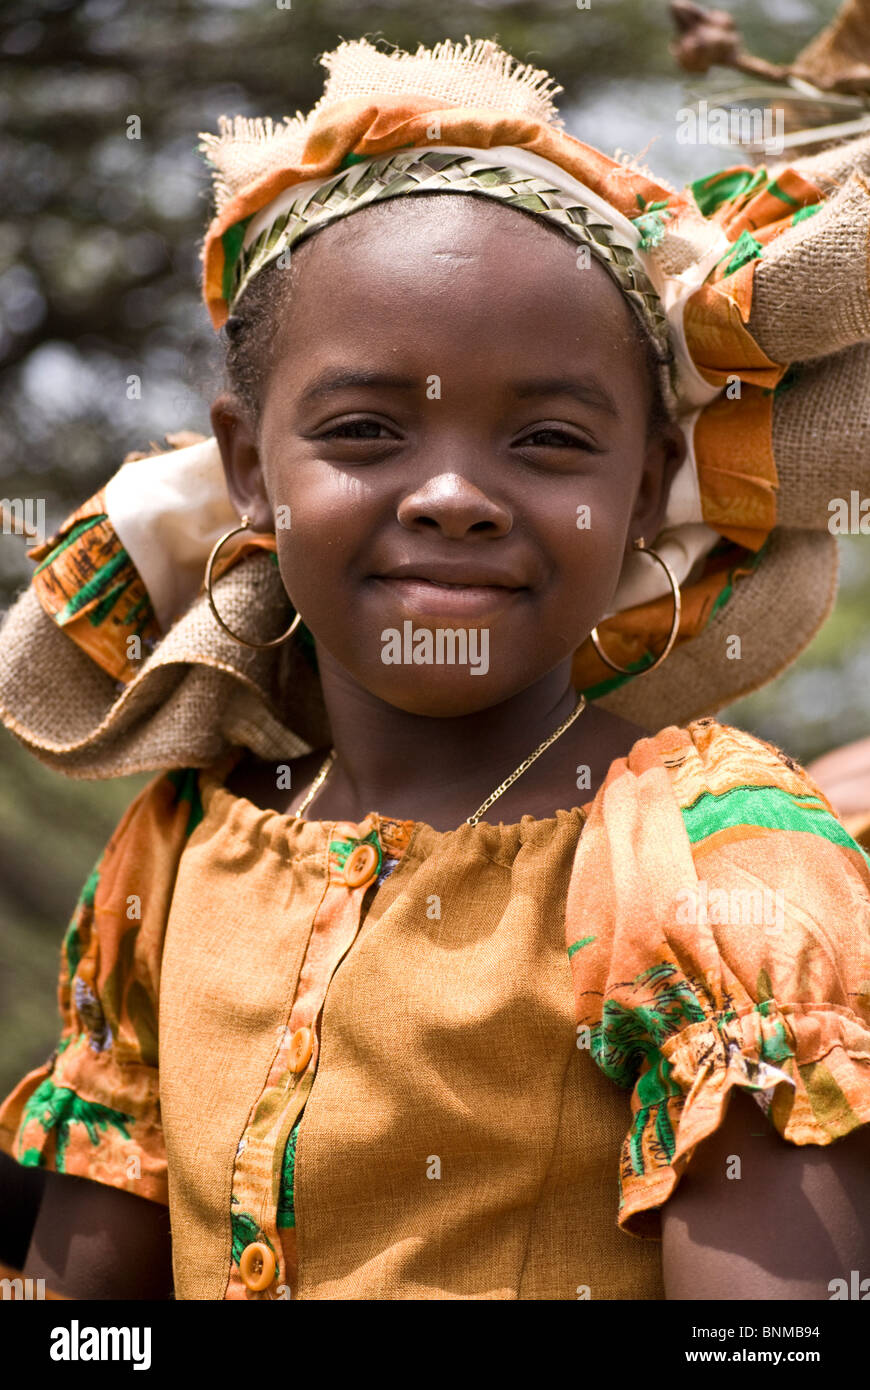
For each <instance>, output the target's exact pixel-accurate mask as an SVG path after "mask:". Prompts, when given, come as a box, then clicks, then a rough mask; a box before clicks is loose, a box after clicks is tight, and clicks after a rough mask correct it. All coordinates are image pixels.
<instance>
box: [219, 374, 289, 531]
mask: <svg viewBox="0 0 870 1390" xmlns="http://www.w3.org/2000/svg"><path fill="white" fill-rule="evenodd" d="M210 413H211V424H212V429H213V431H214V437H215V439H216V440H217V442H218V447H219V448H220V451H221V461H222V463H223V466H224V476H225V478H226V482H227V492H228V493H229V495H230V501H231V502H232V504H233V506H234V507H235V509H236V511H237V512H238V513H239V516H245V515H247V516H249V517H250V518H251V529H252V530H254V531H265V532H267V533H268V532H270V531H273V530H274V518H273V515H272V505H271V503H270V501H269V495H268V493H267V491H266V479H265V476H264V473H263V467H262V464H261V462H260V454H259V450H258V448H257V442H256V438H255V436H254V434H253V433H252V431H251V428H250V425H249V423H248V417H247V412H246V410H245V409H244V407H243V405H242V403H241V402H240V401H239V399H238V397H237V396H234V395H233V394H232V393H230V392H225V393H223V394H222V395H220V396H218V397H217V399H216V400H215V402H214V404H213V405H212V407H211V412H210Z"/></svg>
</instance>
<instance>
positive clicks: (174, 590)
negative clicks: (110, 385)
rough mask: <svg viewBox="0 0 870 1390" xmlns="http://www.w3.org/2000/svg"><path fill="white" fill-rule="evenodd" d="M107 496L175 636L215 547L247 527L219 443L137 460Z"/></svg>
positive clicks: (110, 484) (110, 510)
mask: <svg viewBox="0 0 870 1390" xmlns="http://www.w3.org/2000/svg"><path fill="white" fill-rule="evenodd" d="M105 496H106V511H107V514H108V517H109V520H110V521H111V523H112V526H113V527H114V529H115V532H116V534H117V536H118V539H119V540H120V542H121V544H122V545H123V547H124V549H125V550H126V551H127V553H128V554H129V556H130V558H131V560H132V561H133V564H134V565H135V566H136V568H137V570H138V571H139V573H140V575H141V576H142V579H143V582H144V584H145V588H146V589H147V590H148V594H149V597H150V599H151V602H152V604H153V605H154V612H155V614H156V615H157V621H158V623H159V624H160V627H161V629H162V630H163V631H164V632H167V631H168V630H169V628H170V627H171V626H172V624H173V623H174V622H175V620H176V618H179V617H181V615H182V613H185V612H186V611H187V609H188V608H189V607H190V605H191V604H192V603H193V601H194V599H195V598H196V596H197V594H198V593H199V591H200V588H201V587H202V582H203V579H204V578H205V564H206V560H207V559H208V556H209V553H210V551H211V548H212V546H213V545H214V543H215V541H216V540H218V538H219V537H220V536H222V535H223V534H224V532H225V531H228V530H229V529H230V527H231V526H238V524H239V522H240V520H241V518H240V517H239V515H238V513H237V512H236V510H235V508H234V507H233V504H232V502H231V501H230V499H229V494H228V493H227V485H226V480H225V478H224V470H223V464H222V462H221V455H220V449H219V447H218V443H217V440H216V439H215V438H214V436H212V437H211V438H209V439H206V440H203V442H202V443H200V444H191V445H189V446H188V447H187V448H186V449H173V450H172V452H171V453H168V454H159V455H157V456H156V457H155V456H153V457H151V458H144V459H132V460H131V461H130V462H129V463H125V464H124V465H123V466H122V467H121V468H120V469H119V471H118V472H117V473H116V474H115V476H114V477H113V478H111V479H110V480H109V482H108V483H107V485H106V493H105Z"/></svg>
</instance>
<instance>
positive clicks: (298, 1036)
mask: <svg viewBox="0 0 870 1390" xmlns="http://www.w3.org/2000/svg"><path fill="white" fill-rule="evenodd" d="M313 1047H314V1035H313V1034H312V1032H311V1029H310V1028H297V1029H296V1032H295V1033H294V1034H293V1036H292V1038H291V1039H290V1050H289V1053H288V1061H289V1065H290V1070H291V1071H304V1070H305V1068H306V1067H307V1066H308V1060H309V1058H310V1056H311V1052H312V1049H313Z"/></svg>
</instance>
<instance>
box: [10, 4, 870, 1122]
mask: <svg viewBox="0 0 870 1390" xmlns="http://www.w3.org/2000/svg"><path fill="white" fill-rule="evenodd" d="M282 3H287V0H282ZM717 3H718V6H719V8H723V7H724V8H726V9H728V10H729V11H730V12H731V13H732V14H733V15H734V17H735V19H736V20H737V22H738V24H739V25H740V27H741V29H742V31H743V34H744V38H745V40H746V43H747V46H748V47H749V48H750V49H751V50H752V51H753V52H755V53H758V54H760V55H762V56H763V57H765V58H768V59H770V60H772V61H775V62H779V61H788V60H789V59H790V58H791V57H792V56H793V55H794V54H795V53H796V52H797V50H798V49H799V48H800V47H802V46H803V44H804V43H806V42H807V41H808V40H809V39H810V38H811V37H812V36H813V35H814V34H815V33H817V32H818V30H819V29H820V28H821V27H822V26H823V25H824V24H825V23H827V22H828V21H829V19H830V18H831V16H832V15H833V13H834V11H835V9H836V0H765V3H764V5H763V6H759V5H758V4H757V3H755V0H742V2H741V3H737V0H717ZM364 34H365V35H368V36H369V37H370V38H375V37H377V36H381V37H383V38H384V39H386V40H387V41H388V42H390V43H393V44H397V45H399V46H401V47H405V48H412V49H413V48H414V47H415V46H416V44H417V43H418V42H423V43H426V44H432V43H435V42H437V41H438V40H440V39H443V38H455V39H461V38H463V37H464V36H465V35H466V34H470V35H471V36H472V37H473V38H476V37H486V36H489V37H493V38H497V39H498V40H499V41H500V42H501V43H502V44H503V45H504V46H505V47H506V48H507V49H509V50H510V51H511V52H513V53H514V54H515V55H516V57H517V58H519V59H521V60H523V61H527V62H532V63H534V64H535V65H536V66H542V67H545V68H547V69H548V70H549V71H550V72H551V73H552V74H553V75H554V76H555V77H556V78H557V80H558V81H559V82H560V83H561V84H562V85H563V87H564V89H565V91H564V93H563V95H562V96H561V97H560V98H559V105H560V108H561V110H562V114H563V116H564V117H565V120H566V124H567V128H568V130H569V131H570V132H571V133H572V134H574V135H576V136H578V137H579V138H581V139H588V140H589V141H590V142H592V143H594V144H596V145H598V146H600V147H601V148H602V149H604V150H605V151H607V152H608V153H613V152H615V151H616V150H617V149H621V150H626V151H628V152H630V153H631V154H632V155H634V156H638V157H640V158H641V160H642V161H646V162H648V163H649V164H650V165H651V167H652V168H653V169H654V170H655V171H656V172H657V173H660V174H662V175H664V176H665V177H666V178H668V179H669V180H671V181H672V182H675V183H682V182H685V181H686V180H689V179H692V178H696V177H698V176H699V175H701V174H705V173H710V172H713V171H714V170H716V169H718V168H722V167H724V166H726V165H727V164H732V163H741V162H744V161H743V158H742V156H741V154H740V152H739V151H738V150H728V149H723V148H721V147H717V148H711V147H705V146H690V145H681V144H679V143H678V141H677V139H676V128H677V121H676V112H677V111H678V110H679V109H680V108H681V107H683V106H685V105H686V104H687V102H689V101H691V100H692V99H695V98H698V97H703V96H707V97H708V98H709V97H711V95H712V94H713V92H714V91H715V88H716V85H717V81H718V79H717V77H716V76H711V77H710V78H689V77H687V76H686V74H684V73H682V72H681V71H680V70H679V69H678V68H677V66H676V64H675V62H674V60H673V58H672V57H671V56H670V53H669V49H668V45H669V43H670V41H671V39H672V37H673V31H672V26H671V21H670V17H669V13H668V8H667V5H666V4H665V3H664V0H591V3H590V7H589V8H588V9H578V7H577V4H576V2H575V0H515V2H514V3H511V2H510V0H507V2H506V3H505V2H502V3H493V2H492V0H463V3H454V0H441V3H440V4H438V5H431V6H423V5H418V4H414V3H410V4H409V3H384V4H380V5H366V4H364V3H363V4H359V3H348V0H292V3H290V4H289V5H288V7H287V8H278V0H209V3H193V0H148V4H146V5H143V4H141V3H133V0H4V4H3V8H2V15H0V132H2V135H0V175H2V177H0V188H2V206H0V366H2V369H3V370H2V375H0V418H2V428H0V474H2V477H0V491H2V493H3V495H4V496H6V497H30V498H34V497H39V498H43V499H44V501H45V507H46V521H47V528H48V532H49V533H50V532H51V530H53V529H54V528H55V527H56V525H57V524H58V523H59V522H60V521H61V520H62V519H63V517H64V516H65V515H66V514H67V513H68V512H70V511H71V510H72V509H73V508H74V507H75V506H77V505H78V504H79V503H80V502H82V501H83V500H84V499H85V498H86V497H88V496H90V495H91V494H92V493H93V492H95V491H96V490H97V488H98V487H100V486H101V485H102V484H103V483H104V482H105V481H106V480H107V478H108V477H109V476H110V475H111V474H112V473H113V472H114V471H115V470H116V468H117V467H118V465H119V464H120V462H121V460H122V458H123V456H124V455H125V454H126V453H127V452H129V451H131V450H133V449H142V448H146V447H147V444H148V442H149V441H151V440H154V441H158V442H159V441H161V440H162V439H163V436H164V434H165V433H166V432H168V431H174V430H180V429H194V430H199V431H201V432H202V433H205V434H209V433H211V426H210V422H209V418H208V407H209V404H210V402H211V400H212V398H213V396H214V394H215V393H216V391H217V389H218V388H219V385H220V380H221V364H220V356H219V344H218V340H217V337H216V335H215V334H214V332H213V330H212V328H211V325H210V322H209V320H208V318H207V315H206V312H205V309H204V308H203V306H202V303H201V300H200V297H199V273H200V266H199V259H198V254H199V247H200V244H201V240H202V235H203V232H204V229H205V225H206V222H207V220H208V217H209V215H210V181H209V173H208V169H207V166H206V165H205V163H204V161H203V160H202V158H201V156H200V155H199V154H198V152H197V150H196V145H197V143H198V132H200V131H203V130H216V128H217V117H218V115H219V114H222V113H226V114H228V115H233V114H236V113H239V114H245V115H266V114H269V115H271V116H273V117H274V118H275V119H280V118H281V117H283V116H285V115H292V114H294V113H295V111H296V110H297V109H302V110H303V111H304V110H306V109H307V108H308V107H309V106H310V105H311V103H312V102H314V101H315V100H316V99H317V97H318V96H319V94H320V91H321V83H322V69H321V68H320V66H319V64H318V62H317V56H318V54H319V53H321V52H323V51H324V50H327V49H329V48H331V47H334V46H335V44H336V43H337V42H338V41H339V39H341V38H347V39H352V38H358V37H360V36H362V35H364ZM722 83H723V85H726V86H732V87H733V74H731V75H730V76H729V75H728V74H724V75H723V78H722ZM131 115H136V116H139V117H140V120H141V139H138V140H137V139H128V129H129V128H130V127H129V117H130V116H131ZM132 374H136V375H138V376H139V377H140V379H141V383H142V385H141V398H139V399H133V400H131V399H128V396H127V378H128V377H129V376H131V375H132ZM822 463H823V461H820V466H821V464H822ZM30 569H31V565H30V562H29V561H28V559H27V556H26V552H25V550H24V546H23V543H22V542H21V540H19V539H18V538H16V537H13V536H2V537H0V606H2V607H3V608H4V609H5V608H7V607H8V605H9V604H10V602H11V601H12V600H13V598H14V596H15V594H16V592H19V591H20V590H21V588H22V586H23V585H24V584H26V583H27V581H28V578H29V574H30ZM868 590H870V545H867V543H866V541H864V542H862V541H861V540H860V538H854V539H849V540H847V541H845V543H844V544H843V574H842V587H841V592H840V597H839V600H838V605H837V609H836V612H835V614H834V616H833V617H832V619H831V620H830V622H829V623H828V625H827V626H826V627H825V628H824V629H823V631H822V632H821V634H820V635H819V636H818V638H817V639H816V640H815V642H814V643H813V644H812V646H811V647H810V648H809V649H808V651H807V652H806V654H805V655H804V656H803V657H802V658H801V659H800V661H799V662H797V663H796V665H795V666H794V667H793V668H792V670H791V671H790V672H789V673H788V674H787V675H785V676H784V677H782V678H781V679H780V680H779V681H777V682H776V683H775V684H774V685H773V686H772V687H770V688H769V689H768V690H766V691H764V692H761V693H759V694H758V695H756V696H753V697H751V698H749V699H748V700H744V701H742V702H741V703H740V704H739V705H736V706H734V707H732V708H731V709H730V710H728V711H726V712H725V716H724V717H726V718H728V719H730V720H731V721H732V722H735V723H738V724H742V725H744V726H745V727H747V728H750V729H752V730H753V731H755V732H758V733H760V734H762V735H763V736H764V737H767V738H770V739H772V740H773V741H775V742H777V743H779V744H781V745H783V746H784V747H786V748H787V749H788V750H789V751H790V752H791V753H792V754H794V755H795V756H797V757H798V758H800V759H802V760H803V761H807V760H808V759H810V758H811V757H813V756H815V755H816V754H818V753H821V752H823V751H825V750H826V749H828V748H831V747H833V746H836V745H838V744H842V743H845V742H848V741H850V740H852V739H855V738H858V737H862V736H864V735H866V734H867V733H870V693H868V692H870V631H868V629H870V618H868V613H867V601H866V600H867V593H868ZM0 750H2V759H3V776H2V779H0V814H2V834H0V1010H2V1015H0V1097H2V1096H5V1095H6V1093H7V1092H8V1090H9V1089H11V1087H12V1086H13V1084H14V1083H15V1082H16V1081H17V1080H18V1078H19V1077H20V1076H21V1075H22V1074H23V1072H24V1071H26V1070H28V1069H29V1068H31V1067H34V1066H37V1065H39V1064H40V1063H41V1062H42V1061H43V1060H44V1058H45V1056H46V1055H47V1054H48V1053H49V1052H50V1050H51V1048H52V1047H53V1045H54V1041H55V1039H56V1036H57V1032H58V1020H57V1015H56V1010H55V1002H54V995H55V988H56V975H57V966H58V959H59V949H60V942H61V939H62V936H63V932H64V929H65V926H66V923H67V922H68V920H69V917H70V915H71V912H72V908H73V905H74V902H75V899H76V897H77V894H78V892H79V889H80V887H81V885H82V883H83V882H84V880H85V878H86V877H87V874H88V872H89V870H90V868H91V866H92V864H93V862H94V860H95V858H96V856H97V854H98V853H99V852H100V850H101V849H102V847H103V846H104V844H105V842H106V840H107V838H108V836H109V835H110V833H111V831H112V829H113V827H114V825H115V824H116V822H117V820H118V818H119V816H120V814H121V812H122V811H123V809H124V808H125V806H126V805H127V804H128V803H129V801H130V800H131V799H132V797H133V795H134V794H135V793H136V791H138V790H139V788H140V787H142V786H144V785H145V783H146V782H147V781H148V777H147V776H140V777H134V778H129V777H128V778H122V779H118V780H116V781H113V782H109V783H100V782H83V781H72V780H68V779H65V778H63V777H61V776H59V775H57V774H54V773H51V772H49V771H47V770H46V769H45V768H43V767H42V766H41V765H40V764H39V763H37V762H36V760H35V759H33V758H32V757H31V756H30V755H29V754H25V753H24V752H23V751H22V750H21V749H20V747H19V745H18V744H17V743H16V742H15V740H14V739H13V738H12V737H11V736H10V735H9V734H7V733H6V732H5V731H3V732H2V733H0Z"/></svg>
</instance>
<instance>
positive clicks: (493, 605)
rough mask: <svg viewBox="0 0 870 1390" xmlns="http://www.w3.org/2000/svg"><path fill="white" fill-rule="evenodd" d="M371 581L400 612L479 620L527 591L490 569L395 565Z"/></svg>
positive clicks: (510, 579)
mask: <svg viewBox="0 0 870 1390" xmlns="http://www.w3.org/2000/svg"><path fill="white" fill-rule="evenodd" d="M424 571H425V573H424ZM372 578H373V579H374V580H375V582H376V583H378V584H379V585H382V586H384V587H385V588H387V589H388V590H389V591H390V593H391V594H392V596H393V597H394V599H396V600H398V602H399V603H400V605H401V606H402V607H403V608H405V609H407V610H409V611H413V612H416V613H418V614H420V615H421V616H429V615H431V614H433V613H444V614H446V615H449V616H451V617H458V618H461V617H468V618H479V617H481V616H482V615H485V614H487V613H491V612H493V611H495V610H496V609H500V608H503V607H505V606H506V605H507V604H509V603H511V602H512V600H513V599H514V598H515V597H516V595H517V594H518V593H522V592H523V591H525V590H526V589H527V587H528V586H527V585H525V584H522V583H521V582H520V581H519V580H518V579H517V578H516V577H515V576H514V575H510V574H505V573H504V571H502V570H497V569H494V568H493V567H485V566H480V565H476V566H472V565H462V566H459V565H445V564H438V563H435V562H433V563H431V564H427V565H422V564H416V565H414V564H406V565H397V566H396V567H395V568H394V569H391V570H385V571H384V572H383V573H382V574H377V575H373V576H372Z"/></svg>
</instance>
